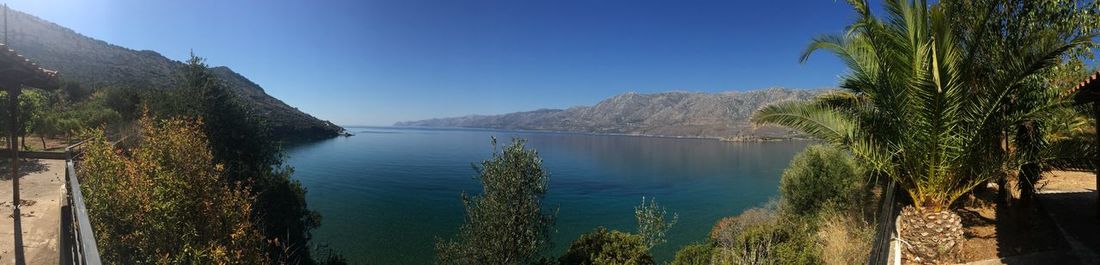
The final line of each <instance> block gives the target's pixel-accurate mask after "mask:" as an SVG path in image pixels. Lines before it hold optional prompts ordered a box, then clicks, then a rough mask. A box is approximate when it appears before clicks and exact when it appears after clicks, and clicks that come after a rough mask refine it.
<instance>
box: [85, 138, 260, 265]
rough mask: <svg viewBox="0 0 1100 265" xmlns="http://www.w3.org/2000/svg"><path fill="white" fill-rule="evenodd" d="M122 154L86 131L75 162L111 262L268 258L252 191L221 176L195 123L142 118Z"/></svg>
mask: <svg viewBox="0 0 1100 265" xmlns="http://www.w3.org/2000/svg"><path fill="white" fill-rule="evenodd" d="M139 123H140V125H141V142H140V143H139V145H138V146H137V147H135V148H133V149H131V150H129V152H128V154H129V155H125V154H123V152H122V151H121V150H117V149H115V147H114V146H113V145H112V144H111V143H110V142H108V140H107V139H106V137H105V136H104V134H103V133H102V132H94V133H92V137H93V140H92V141H90V142H89V143H88V146H87V149H86V154H85V157H84V160H83V162H82V163H81V174H82V177H83V180H84V183H82V189H83V190H84V191H85V193H84V195H85V196H86V197H85V199H86V202H87V204H88V207H89V211H88V212H89V217H90V218H91V221H92V227H93V229H94V230H95V233H96V237H97V238H98V239H99V240H98V242H99V246H100V250H101V253H102V254H103V258H104V259H105V260H106V261H108V262H109V263H123V262H125V263H138V264H141V263H158V264H166V263H171V264H180V263H187V264H225V263H244V264H261V263H266V262H267V258H266V256H265V254H266V252H265V243H264V238H263V236H262V234H261V233H260V231H259V230H258V229H257V227H256V226H255V225H254V224H253V221H252V218H251V214H250V213H251V210H252V201H253V199H254V195H253V194H252V192H251V191H250V190H249V189H248V188H246V187H243V186H242V185H240V184H238V183H227V182H225V181H223V178H222V174H223V172H222V165H218V164H214V163H213V160H214V159H213V156H212V154H211V152H210V150H209V149H208V148H207V140H206V137H205V136H204V134H203V133H202V124H201V122H192V121H189V120H186V119H169V120H166V121H160V122H154V121H152V120H151V119H149V118H142V119H141V120H140V121H139Z"/></svg>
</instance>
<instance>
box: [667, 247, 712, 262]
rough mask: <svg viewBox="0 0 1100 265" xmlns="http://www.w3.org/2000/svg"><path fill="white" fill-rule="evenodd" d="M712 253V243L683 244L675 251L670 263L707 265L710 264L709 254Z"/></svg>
mask: <svg viewBox="0 0 1100 265" xmlns="http://www.w3.org/2000/svg"><path fill="white" fill-rule="evenodd" d="M712 253H714V245H711V244H705V243H695V244H690V245H687V246H684V247H683V248H681V249H680V251H676V258H674V259H673V260H672V263H669V264H671V265H707V264H710V256H711V254H712Z"/></svg>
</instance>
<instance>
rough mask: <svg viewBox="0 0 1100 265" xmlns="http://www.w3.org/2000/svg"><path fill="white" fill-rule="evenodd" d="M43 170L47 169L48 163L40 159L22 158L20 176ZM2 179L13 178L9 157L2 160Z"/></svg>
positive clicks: (0, 177) (0, 173) (0, 162)
mask: <svg viewBox="0 0 1100 265" xmlns="http://www.w3.org/2000/svg"><path fill="white" fill-rule="evenodd" d="M43 171H46V165H45V164H43V163H42V162H41V161H39V160H38V159H20V162H19V178H23V177H24V176H27V175H28V174H32V173H39V172H43ZM0 180H11V162H9V160H7V159H3V160H0Z"/></svg>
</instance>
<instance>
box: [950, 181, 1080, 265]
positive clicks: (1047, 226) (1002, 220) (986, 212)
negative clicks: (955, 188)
mask: <svg viewBox="0 0 1100 265" xmlns="http://www.w3.org/2000/svg"><path fill="white" fill-rule="evenodd" d="M996 198H997V189H996V188H992V187H991V188H984V189H980V190H979V191H978V192H976V194H973V195H967V196H965V197H963V198H962V199H961V202H960V204H961V206H962V207H959V208H957V209H956V213H958V214H959V216H962V218H963V227H964V234H963V236H964V237H965V238H966V239H965V240H964V241H963V243H962V248H961V249H960V253H959V255H958V256H957V257H956V262H959V263H965V262H971V261H979V260H986V259H994V258H998V257H1010V256H1017V255H1021V254H1026V253H1036V252H1044V251H1050V250H1057V249H1065V248H1067V245H1066V243H1065V241H1064V240H1062V237H1061V236H1060V234H1059V232H1058V230H1057V228H1055V227H1054V226H1053V225H1052V221H1051V220H1050V218H1048V217H1047V216H1046V215H1045V214H1043V213H1042V212H1041V211H1039V209H1038V207H1037V204H1032V205H1020V204H1016V205H1012V206H1007V205H1005V204H1002V203H998V202H997V200H996Z"/></svg>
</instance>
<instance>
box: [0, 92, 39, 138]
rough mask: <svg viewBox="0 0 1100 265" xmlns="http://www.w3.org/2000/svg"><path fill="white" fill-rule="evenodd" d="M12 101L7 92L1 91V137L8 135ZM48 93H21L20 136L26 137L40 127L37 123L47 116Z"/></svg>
mask: <svg viewBox="0 0 1100 265" xmlns="http://www.w3.org/2000/svg"><path fill="white" fill-rule="evenodd" d="M9 103H10V101H9V99H8V92H7V91H0V128H3V129H2V130H0V135H4V136H7V135H8V129H7V128H8V124H9V122H10V120H9V118H8V117H11V114H9V111H10V107H9V106H11V105H10V104H9ZM46 103H47V98H46V92H45V91H42V90H39V89H23V91H22V93H19V123H20V124H21V126H17V127H18V128H19V130H20V131H19V132H18V134H19V136H24V135H27V134H28V133H30V132H31V131H33V130H34V128H35V127H37V126H38V125H37V124H36V123H38V122H40V121H41V117H42V116H43V115H45V114H46Z"/></svg>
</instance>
